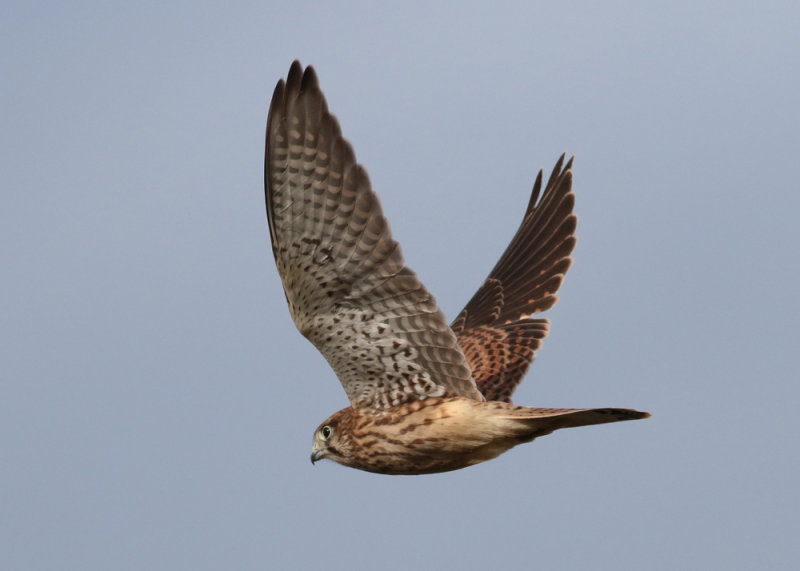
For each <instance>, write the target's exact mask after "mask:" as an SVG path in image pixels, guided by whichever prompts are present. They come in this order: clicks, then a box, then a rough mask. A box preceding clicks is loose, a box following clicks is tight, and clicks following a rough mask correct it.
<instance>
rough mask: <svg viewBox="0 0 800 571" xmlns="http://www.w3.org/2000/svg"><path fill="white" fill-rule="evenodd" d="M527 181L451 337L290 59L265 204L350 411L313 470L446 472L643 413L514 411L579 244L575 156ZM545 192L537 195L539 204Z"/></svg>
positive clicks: (321, 442) (296, 302) (297, 304)
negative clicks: (510, 227)
mask: <svg viewBox="0 0 800 571" xmlns="http://www.w3.org/2000/svg"><path fill="white" fill-rule="evenodd" d="M563 161H564V157H563V156H562V157H561V159H559V161H558V163H557V164H556V167H555V168H554V169H553V173H552V175H551V176H550V179H549V180H548V183H547V185H546V186H545V189H544V191H543V192H541V185H542V173H541V172H540V173H539V176H538V178H537V180H536V183H535V184H534V188H533V193H532V196H531V200H530V203H529V205H528V209H527V211H526V213H525V216H524V217H523V221H522V224H521V225H520V228H519V230H518V231H517V233H516V235H515V236H514V238H513V239H512V241H511V243H510V244H509V246H508V248H507V249H506V251H505V253H504V254H503V256H502V257H501V258H500V261H499V262H498V263H497V265H496V266H495V268H494V269H493V270H492V272H491V273H490V275H489V278H487V280H486V282H485V283H484V284H483V285H482V286H481V288H480V289H479V290H478V292H477V293H476V294H475V296H473V298H472V299H471V300H470V302H469V303H468V304H467V306H466V307H465V308H464V309H463V310H462V311H461V313H460V314H459V315H458V317H457V318H456V320H455V321H454V322H453V324H452V326H451V327H448V325H447V322H446V321H445V319H444V315H443V314H442V312H441V311H440V310H439V308H438V306H437V305H436V301H435V300H434V299H433V297H432V296H431V295H430V294H429V293H428V291H427V290H426V289H425V287H424V286H423V285H422V284H421V283H420V282H419V280H418V279H417V276H416V274H414V272H413V271H412V270H410V269H409V268H408V267H407V266H406V265H405V262H404V261H403V256H402V253H401V250H400V246H399V244H397V242H395V241H394V240H393V239H392V236H391V232H390V230H389V225H388V223H387V222H386V219H385V218H384V217H383V213H382V211H381V207H380V204H379V202H378V198H377V196H376V195H375V193H374V192H373V191H372V188H371V185H370V181H369V178H368V177H367V174H366V171H365V170H364V169H363V168H362V167H361V165H359V164H358V163H357V162H356V160H355V154H354V152H353V150H352V147H351V146H350V144H349V143H348V142H347V141H346V140H345V139H344V138H343V137H342V135H341V130H340V128H339V124H338V122H337V121H336V118H335V117H334V116H333V115H331V114H330V113H329V112H328V107H327V103H326V102H325V98H324V96H323V95H322V92H321V90H320V88H319V83H318V81H317V77H316V74H315V72H314V70H313V68H311V67H308V68H306V70H305V71H303V69H302V67H301V65H300V63H299V62H297V61H295V62H294V63H293V64H292V67H291V69H290V71H289V76H288V78H287V80H286V82H284V81H283V80H281V81H279V82H278V85H277V86H276V88H275V92H274V94H273V97H272V102H271V104H270V111H269V118H268V121H267V141H266V156H265V173H264V174H265V179H264V180H265V195H266V203H267V220H268V222H269V229H270V237H271V240H272V249H273V254H274V256H275V262H276V264H277V266H278V272H279V273H280V276H281V280H282V282H283V287H284V292H285V294H286V299H287V301H288V304H289V311H290V313H291V315H292V318H293V319H294V321H295V324H296V325H297V328H298V329H299V330H300V332H301V333H302V334H303V335H305V336H306V337H307V338H308V339H309V340H310V341H311V342H312V343H313V344H314V345H315V346H316V347H317V348H318V349H319V350H320V352H322V354H323V355H324V356H325V358H326V359H327V360H328V362H329V363H330V364H331V366H332V367H333V369H334V371H335V372H336V375H337V376H338V377H339V380H340V381H341V383H342V386H343V387H344V389H345V392H346V393H347V395H348V397H349V398H350V402H351V405H352V406H350V407H348V408H346V409H344V410H341V411H339V412H337V413H336V414H334V415H333V416H332V417H330V418H329V419H328V420H326V421H325V422H323V423H322V424H321V425H320V427H319V428H318V429H317V431H316V432H315V436H314V448H313V451H312V461H316V460H318V459H321V458H330V459H332V460H335V461H337V462H339V463H341V464H344V465H346V466H351V467H353V468H359V469H362V470H368V471H371V472H379V473H384V474H425V473H431V472H442V471H447V470H455V469H458V468H463V467H465V466H470V465H472V464H475V463H478V462H483V461H485V460H489V459H491V458H494V457H496V456H497V455H499V454H501V453H502V452H504V451H506V450H508V449H509V448H511V447H513V446H515V445H517V444H519V443H521V442H529V441H531V440H533V439H534V438H536V437H538V436H543V435H545V434H549V433H550V432H552V431H553V430H557V429H559V428H566V427H573V426H584V425H589V424H601V423H605V422H616V421H620V420H632V419H636V418H645V417H647V416H649V415H648V414H647V413H642V412H638V411H632V410H626V409H611V408H603V409H542V408H526V407H519V406H515V405H513V404H511V403H510V396H511V393H512V392H513V390H514V389H515V388H516V386H517V385H518V384H519V382H520V380H521V379H522V376H523V375H524V374H525V372H526V371H527V369H528V366H529V365H530V363H531V362H532V361H533V357H534V352H535V351H536V350H537V349H538V348H539V346H540V345H541V341H542V339H544V338H545V337H546V335H547V331H548V328H549V322H548V321H547V320H546V319H537V318H531V317H530V316H531V315H532V314H535V313H538V312H540V311H544V310H546V309H549V308H550V307H552V306H553V304H554V303H555V302H556V300H557V297H556V296H555V292H556V290H557V289H558V287H559V286H560V285H561V282H562V280H563V278H564V274H565V273H566V271H567V270H568V268H569V266H570V263H571V258H570V253H571V252H572V249H573V247H574V245H575V236H574V232H575V226H576V217H575V215H574V214H573V213H572V209H573V205H574V195H573V193H572V190H571V188H572V186H571V183H572V172H571V166H572V160H571V159H570V160H569V161H568V162H567V163H566V164H564V162H563ZM540 194H541V196H540Z"/></svg>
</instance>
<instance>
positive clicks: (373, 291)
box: [264, 61, 483, 407]
mask: <svg viewBox="0 0 800 571" xmlns="http://www.w3.org/2000/svg"><path fill="white" fill-rule="evenodd" d="M264 186H265V192H266V202H267V219H268V221H269V230H270V236H271V238H272V251H273V254H274V255H275V262H276V264H277V266H278V272H279V273H280V276H281V280H282V282H283V288H284V292H285V293H286V299H287V301H288V302H289V311H290V312H291V315H292V318H293V319H294V322H295V324H296V325H297V328H298V329H299V330H300V332H301V333H302V334H303V335H305V336H306V337H307V338H308V339H309V340H310V341H311V342H312V343H313V344H314V345H315V346H316V347H317V349H319V350H320V352H321V353H322V354H323V355H324V356H325V358H326V359H327V360H328V363H330V365H331V366H332V367H333V369H334V371H335V372H336V375H337V376H338V377H339V380H340V381H341V383H342V386H343V387H344V390H345V392H346V393H347V396H348V397H349V398H350V401H351V403H352V404H353V406H357V407H388V406H393V405H397V404H399V403H401V402H405V401H410V400H417V399H425V398H427V397H431V396H443V395H453V396H457V395H460V396H466V397H469V398H474V399H477V400H483V396H482V395H481V393H480V392H478V389H477V387H476V386H475V381H474V380H473V379H472V374H471V372H470V369H469V366H468V365H467V363H466V359H465V358H464V354H463V352H462V350H461V349H460V347H459V345H458V342H457V340H456V336H455V334H454V333H453V331H452V330H451V329H450V328H449V327H448V325H447V322H446V320H445V318H444V315H443V314H442V312H441V311H440V310H439V308H438V306H437V305H436V301H435V300H434V299H433V296H431V294H429V293H428V291H427V290H426V289H425V287H424V286H423V285H422V284H421V283H420V282H419V280H418V279H417V276H416V274H414V272H413V271H411V270H410V269H409V268H408V267H407V266H406V265H405V263H404V261H403V256H402V254H401V251H400V246H399V245H398V244H397V242H395V241H394V240H393V239H392V235H391V232H390V231H389V224H388V223H387V221H386V219H385V218H384V217H383V213H382V211H381V207H380V204H379V202H378V198H377V196H376V195H375V193H374V192H373V191H372V188H371V185H370V182H369V178H368V177H367V173H366V171H365V170H364V169H363V168H362V167H361V165H359V164H358V163H357V162H356V160H355V154H354V153H353V150H352V147H351V146H350V144H349V143H348V142H347V141H346V140H345V139H343V138H342V135H341V131H340V129H339V124H338V122H337V120H336V118H335V117H334V116H333V115H331V114H330V113H329V112H328V107H327V104H326V102H325V97H324V96H323V95H322V92H321V91H320V88H319V83H318V81H317V76H316V73H315V72H314V69H313V68H312V67H310V66H309V67H307V68H306V70H305V72H304V71H303V69H302V67H301V65H300V63H299V62H297V61H295V62H294V63H293V64H292V67H291V69H290V71H289V76H288V78H287V80H286V82H285V83H284V81H283V80H281V81H279V82H278V85H277V86H276V87H275V92H274V94H273V96H272V103H271V104H270V110H269V118H268V120H267V142H266V157H265V166H264Z"/></svg>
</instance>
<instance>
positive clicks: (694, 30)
mask: <svg viewBox="0 0 800 571" xmlns="http://www.w3.org/2000/svg"><path fill="white" fill-rule="evenodd" d="M1 12H2V17H0V74H1V77H2V80H1V81H0V121H1V123H0V133H1V134H0V172H1V173H2V207H0V263H1V264H2V265H1V266H0V271H1V272H2V275H1V279H0V324H1V325H0V569H3V570H8V571H16V570H24V571H33V570H56V569H57V570H72V569H74V570H81V571H88V570H108V569H113V570H141V569H164V570H176V569H191V570H193V571H197V570H217V569H236V570H249V569H253V570H255V569H328V570H332V571H333V570H338V569H359V568H361V569H390V570H391V569H459V570H464V571H468V570H472V569H487V568H489V569H577V568H583V569H656V570H674V569H796V568H797V565H798V559H799V558H800V557H799V556H800V545H799V544H798V539H797V538H798V532H800V515H798V514H799V513H800V492H798V488H799V487H800V465H799V464H800V460H799V456H800V445H798V443H797V435H798V432H800V421H798V415H797V412H798V405H800V388H799V387H798V382H800V370H799V367H798V354H797V353H798V333H797V330H798V318H800V306H799V302H798V299H799V297H800V296H799V294H800V269H799V268H798V253H799V250H800V230H798V226H799V224H798V210H800V188H798V182H797V180H798V177H797V170H798V164H799V163H800V152H799V151H800V111H798V102H799V101H800V39H798V30H800V8H798V6H797V3H796V2H789V1H787V2H768V1H767V2H764V1H762V2H737V1H719V2H705V1H692V2H685V1H673V2H633V1H632V2H617V1H606V2H588V1H587V2H519V3H506V2H493V3H488V2H487V3H485V4H477V3H469V2H458V3H456V2H453V3H430V2H410V1H409V2H404V3H402V4H400V3H394V4H389V3H380V4H379V3H377V2H376V3H369V2H360V3H355V2H351V3H346V2H342V3H338V2H337V3H333V2H331V3H315V2H304V1H296V2H288V1H284V2H274V1H269V0H267V1H264V0H262V1H259V2H226V3H222V2H220V3H209V2H171V3H165V2H151V1H143V2H124V3H123V2H118V3H108V2H49V3H48V2H16V1H12V2H5V3H4V5H3V8H2V10H1ZM295 58H300V59H301V61H302V62H303V64H309V63H310V64H314V66H315V67H316V69H317V72H318V74H319V77H320V81H321V84H322V88H323V90H324V92H325V93H326V95H327V98H328V102H329V105H330V108H331V110H332V111H333V112H334V113H335V114H337V116H338V117H339V120H340V122H341V125H342V128H343V131H344V134H345V136H346V137H347V138H348V139H350V141H351V142H352V143H353V145H354V147H355V149H356V153H357V156H358V158H359V161H360V162H362V163H363V164H364V165H365V166H366V168H367V169H368V171H369V173H370V176H371V179H372V182H373V186H374V188H375V189H376V190H377V192H378V193H379V195H380V197H381V199H382V203H383V206H384V211H385V213H386V215H387V217H388V218H389V220H390V222H391V224H392V228H393V231H394V235H395V237H396V238H397V239H398V240H399V241H400V243H401V244H402V245H403V249H404V253H405V257H406V260H407V261H408V263H409V265H410V266H411V267H412V268H413V269H415V270H416V271H417V273H418V274H419V275H420V277H421V278H422V280H423V281H424V282H425V284H426V285H427V287H428V288H429V289H430V290H431V291H432V292H433V293H434V295H436V296H437V299H438V300H439V302H440V305H441V307H442V309H443V310H444V311H445V313H446V314H447V315H448V316H450V317H453V316H454V315H455V314H456V313H457V312H458V311H459V310H460V309H461V307H462V306H463V305H464V303H465V302H466V301H467V300H468V299H469V297H470V296H471V295H472V293H473V292H474V290H475V289H476V288H477V286H478V285H479V284H480V283H481V281H482V280H483V279H484V277H485V276H486V274H487V273H488V272H489V270H490V269H491V267H492V266H493V265H494V263H495V261H496V260H497V258H498V257H499V255H500V253H501V252H502V250H503V248H504V247H505V245H506V244H507V242H508V240H509V239H510V238H511V236H512V234H513V232H514V230H515V228H516V226H517V224H518V223H519V221H520V219H521V216H522V213H523V211H524V208H525V206H526V204H527V200H528V193H529V190H530V186H531V184H532V182H533V180H534V177H535V174H536V172H537V170H538V169H539V168H544V169H545V171H546V172H549V169H550V168H552V165H553V163H554V162H555V160H556V158H557V157H558V155H559V154H560V153H562V152H564V151H566V152H568V153H574V154H575V155H576V162H575V189H576V193H577V207H576V209H577V212H578V215H579V224H578V236H579V240H578V247H577V250H576V252H575V265H574V266H573V269H572V270H571V271H570V273H569V275H568V277H567V280H566V282H565V284H564V286H563V288H562V289H561V292H560V293H561V301H560V303H559V304H558V305H557V306H556V307H555V308H554V309H553V310H552V311H550V312H548V317H550V318H551V319H552V321H553V327H552V331H551V334H550V337H549V338H548V339H547V341H546V342H545V344H544V346H543V348H542V349H541V350H540V351H539V355H538V358H537V361H536V363H534V365H533V367H532V368H531V371H530V373H529V374H528V376H527V378H526V379H525V381H524V382H523V384H522V385H521V387H520V389H519V390H518V391H517V393H516V401H517V402H519V403H521V404H527V405H535V406H557V407H560V406H566V407H583V406H621V407H632V408H638V409H640V410H648V411H650V412H651V413H652V414H653V418H651V419H650V420H647V421H637V422H627V423H620V424H615V425H608V426H600V427H591V428H582V429H572V430H565V431H561V432H558V433H556V434H554V435H551V436H548V437H546V438H543V439H541V440H538V441H537V442H535V443H533V444H528V445H525V446H520V447H518V448H516V449H514V450H512V451H511V452H509V453H507V454H506V455H504V456H501V457H500V458H499V459H497V460H494V461H492V462H488V463H485V464H482V465H479V466H476V467H472V468H469V469H466V470H461V471H458V472H454V473H449V474H441V475H434V476H420V477H387V476H379V475H373V474H367V473H362V472H358V471H355V470H351V469H347V468H343V467H340V466H338V465H336V464H333V463H331V462H323V463H320V464H317V465H316V466H314V467H312V466H311V464H310V463H309V453H310V450H311V438H312V433H313V430H314V428H315V427H316V426H317V424H318V423H319V422H320V421H322V420H324V419H325V418H326V417H327V416H328V415H329V414H331V413H333V412H335V411H336V410H338V409H339V408H342V407H344V406H346V405H347V400H346V397H345V394H344V391H342V389H341V387H340V386H339V383H338V381H337V380H336V378H335V377H334V375H333V372H332V371H331V370H330V368H329V367H328V366H327V364H326V363H325V361H324V360H323V359H322V357H321V356H320V355H319V354H318V353H317V352H316V350H315V349H314V348H313V347H312V346H311V345H310V344H309V343H308V342H307V341H305V340H304V339H303V338H302V337H301V336H300V334H299V333H298V332H297V331H296V330H295V328H294V325H293V324H292V322H291V319H290V317H289V313H288V311H287V308H286V305H285V300H284V296H283V293H282V290H281V285H280V281H279V279H278V275H277V272H276V270H275V266H274V263H273V260H272V257H271V253H270V249H269V243H268V241H269V237H268V231H267V224H266V218H265V213H264V198H263V189H262V163H263V145H264V141H263V136H264V124H265V120H266V115H267V106H268V103H269V98H270V96H271V93H272V90H273V88H274V85H275V83H276V81H277V80H278V79H279V78H280V77H283V76H285V75H286V73H287V72H288V69H289V65H290V63H291V61H292V60H293V59H295Z"/></svg>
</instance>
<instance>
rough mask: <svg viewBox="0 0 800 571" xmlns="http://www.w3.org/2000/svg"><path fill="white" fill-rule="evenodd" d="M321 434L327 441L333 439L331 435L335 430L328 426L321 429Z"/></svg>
mask: <svg viewBox="0 0 800 571" xmlns="http://www.w3.org/2000/svg"><path fill="white" fill-rule="evenodd" d="M319 433H320V434H321V435H322V439H323V440H327V439H328V438H330V437H331V434H333V428H331V427H330V426H328V425H327V424H326V425H325V426H323V427H322V428H321V429H320V431H319Z"/></svg>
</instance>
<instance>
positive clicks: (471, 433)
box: [312, 397, 535, 474]
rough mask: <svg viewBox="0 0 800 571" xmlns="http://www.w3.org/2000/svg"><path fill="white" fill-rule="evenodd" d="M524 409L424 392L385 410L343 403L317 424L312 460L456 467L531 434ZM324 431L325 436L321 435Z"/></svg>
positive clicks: (415, 468) (394, 467)
mask: <svg viewBox="0 0 800 571" xmlns="http://www.w3.org/2000/svg"><path fill="white" fill-rule="evenodd" d="M521 409H523V407H517V406H515V405H512V404H508V403H501V402H481V401H476V400H473V399H467V398H463V397H443V398H429V399H425V400H423V401H415V402H410V403H405V404H402V405H399V406H395V407H391V408H389V409H386V410H384V411H379V410H376V409H358V408H353V407H348V408H346V409H343V410H340V411H339V412H337V413H336V414H334V415H333V416H332V417H331V418H330V419H328V420H327V421H325V422H324V423H323V424H322V425H321V426H320V428H319V429H318V430H317V432H316V435H315V438H314V451H313V452H312V460H314V461H315V460H317V459H322V458H329V459H331V460H334V461H336V462H338V463H340V464H344V465H345V466H350V467H352V468H358V469H360V470H366V471H369V472H378V473H381V474H429V473H434V472H447V471H450V470H457V469H459V468H464V467H466V466H471V465H472V464H477V463H479V462H483V461H486V460H490V459H492V458H495V457H496V456H499V455H500V454H502V453H503V452H505V451H506V450H508V449H509V448H511V447H513V446H515V445H517V444H519V443H522V442H527V441H529V440H531V439H532V438H533V437H534V436H535V435H534V434H532V431H531V426H530V424H529V422H526V420H529V419H525V418H523V417H519V416H517V414H515V413H516V411H518V410H521ZM326 434H327V436H326Z"/></svg>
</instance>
